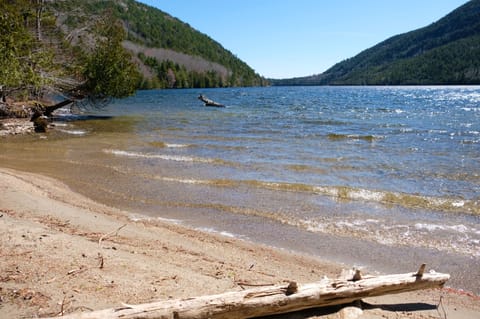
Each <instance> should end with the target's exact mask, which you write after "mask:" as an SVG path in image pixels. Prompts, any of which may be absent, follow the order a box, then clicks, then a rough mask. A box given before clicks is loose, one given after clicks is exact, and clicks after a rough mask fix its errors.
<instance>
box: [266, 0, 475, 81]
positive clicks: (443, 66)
mask: <svg viewBox="0 0 480 319" xmlns="http://www.w3.org/2000/svg"><path fill="white" fill-rule="evenodd" d="M271 82H272V84H273V85H422V84H424V85H425V84H480V0H471V1H469V2H467V3H466V4H464V5H463V6H461V7H459V8H457V9H456V10H454V11H452V12H451V13H450V14H448V15H447V16H445V17H444V18H442V19H440V20H439V21H437V22H435V23H432V24H431V25H429V26H427V27H424V28H421V29H418V30H414V31H411V32H407V33H404V34H400V35H397V36H394V37H391V38H389V39H387V40H385V41H383V42H381V43H379V44H377V45H375V46H373V47H371V48H369V49H367V50H365V51H363V52H361V53H360V54H358V55H356V56H355V57H353V58H350V59H347V60H345V61H342V62H340V63H337V64H335V65H334V66H333V67H331V68H330V69H328V70H327V71H325V72H324V73H322V74H318V75H314V76H308V77H300V78H294V79H284V80H272V81H271Z"/></svg>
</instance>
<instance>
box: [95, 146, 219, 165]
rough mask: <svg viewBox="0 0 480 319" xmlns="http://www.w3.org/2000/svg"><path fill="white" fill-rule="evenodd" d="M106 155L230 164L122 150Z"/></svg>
mask: <svg viewBox="0 0 480 319" xmlns="http://www.w3.org/2000/svg"><path fill="white" fill-rule="evenodd" d="M103 152H104V153H107V154H113V155H115V156H124V157H134V158H148V159H160V160H165V161H175V162H195V163H208V164H228V162H225V161H223V160H220V159H210V158H202V157H194V156H179V155H165V154H149V153H140V152H130V151H122V150H112V149H106V150H103Z"/></svg>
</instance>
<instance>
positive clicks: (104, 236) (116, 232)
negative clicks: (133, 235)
mask: <svg viewBox="0 0 480 319" xmlns="http://www.w3.org/2000/svg"><path fill="white" fill-rule="evenodd" d="M125 226H127V224H123V225H122V226H120V227H118V228H117V229H115V230H114V231H111V232H109V233H108V234H105V235H103V236H102V237H100V239H99V240H98V246H100V247H101V246H102V240H104V239H105V238H107V237H110V236H112V235H114V236H117V234H118V232H119V231H120V230H121V229H122V228H123V227H125Z"/></svg>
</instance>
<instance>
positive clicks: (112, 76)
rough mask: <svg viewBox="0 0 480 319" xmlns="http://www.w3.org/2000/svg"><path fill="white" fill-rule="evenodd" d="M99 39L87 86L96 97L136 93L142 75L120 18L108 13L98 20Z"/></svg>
mask: <svg viewBox="0 0 480 319" xmlns="http://www.w3.org/2000/svg"><path fill="white" fill-rule="evenodd" d="M97 30H98V31H97V34H98V37H99V38H98V39H97V41H96V45H95V49H94V50H93V53H92V54H91V55H89V56H88V57H87V62H86V66H85V70H84V72H83V74H84V76H85V80H86V82H85V85H84V88H85V90H86V92H87V95H89V96H90V97H91V98H93V99H106V98H109V97H114V98H122V97H126V96H129V95H132V94H133V93H134V92H135V90H136V88H137V85H138V82H139V78H140V75H139V73H138V71H137V67H136V66H135V64H133V63H132V57H131V54H129V53H128V52H126V51H125V49H124V48H123V47H122V41H123V40H124V38H125V31H124V29H123V27H122V25H121V24H120V22H119V21H117V22H114V23H112V19H111V18H110V17H109V15H107V16H106V17H105V18H104V19H103V20H101V21H99V23H98V24H97Z"/></svg>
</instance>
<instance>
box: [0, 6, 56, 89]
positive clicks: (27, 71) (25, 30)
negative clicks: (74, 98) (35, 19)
mask: <svg viewBox="0 0 480 319" xmlns="http://www.w3.org/2000/svg"><path fill="white" fill-rule="evenodd" d="M33 14H34V13H33V12H32V7H31V6H30V3H29V1H3V2H1V3H0V30H2V31H1V32H0V91H1V94H2V96H5V95H21V96H38V95H39V94H41V89H42V87H43V86H44V85H46V84H47V83H48V82H49V77H48V76H47V74H48V72H49V71H50V70H51V64H52V63H51V61H52V54H51V52H50V51H49V50H48V48H46V47H45V46H44V45H43V44H42V43H40V42H38V41H36V39H35V37H33V35H32V32H30V30H31V27H30V25H29V20H28V17H29V16H30V15H33Z"/></svg>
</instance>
